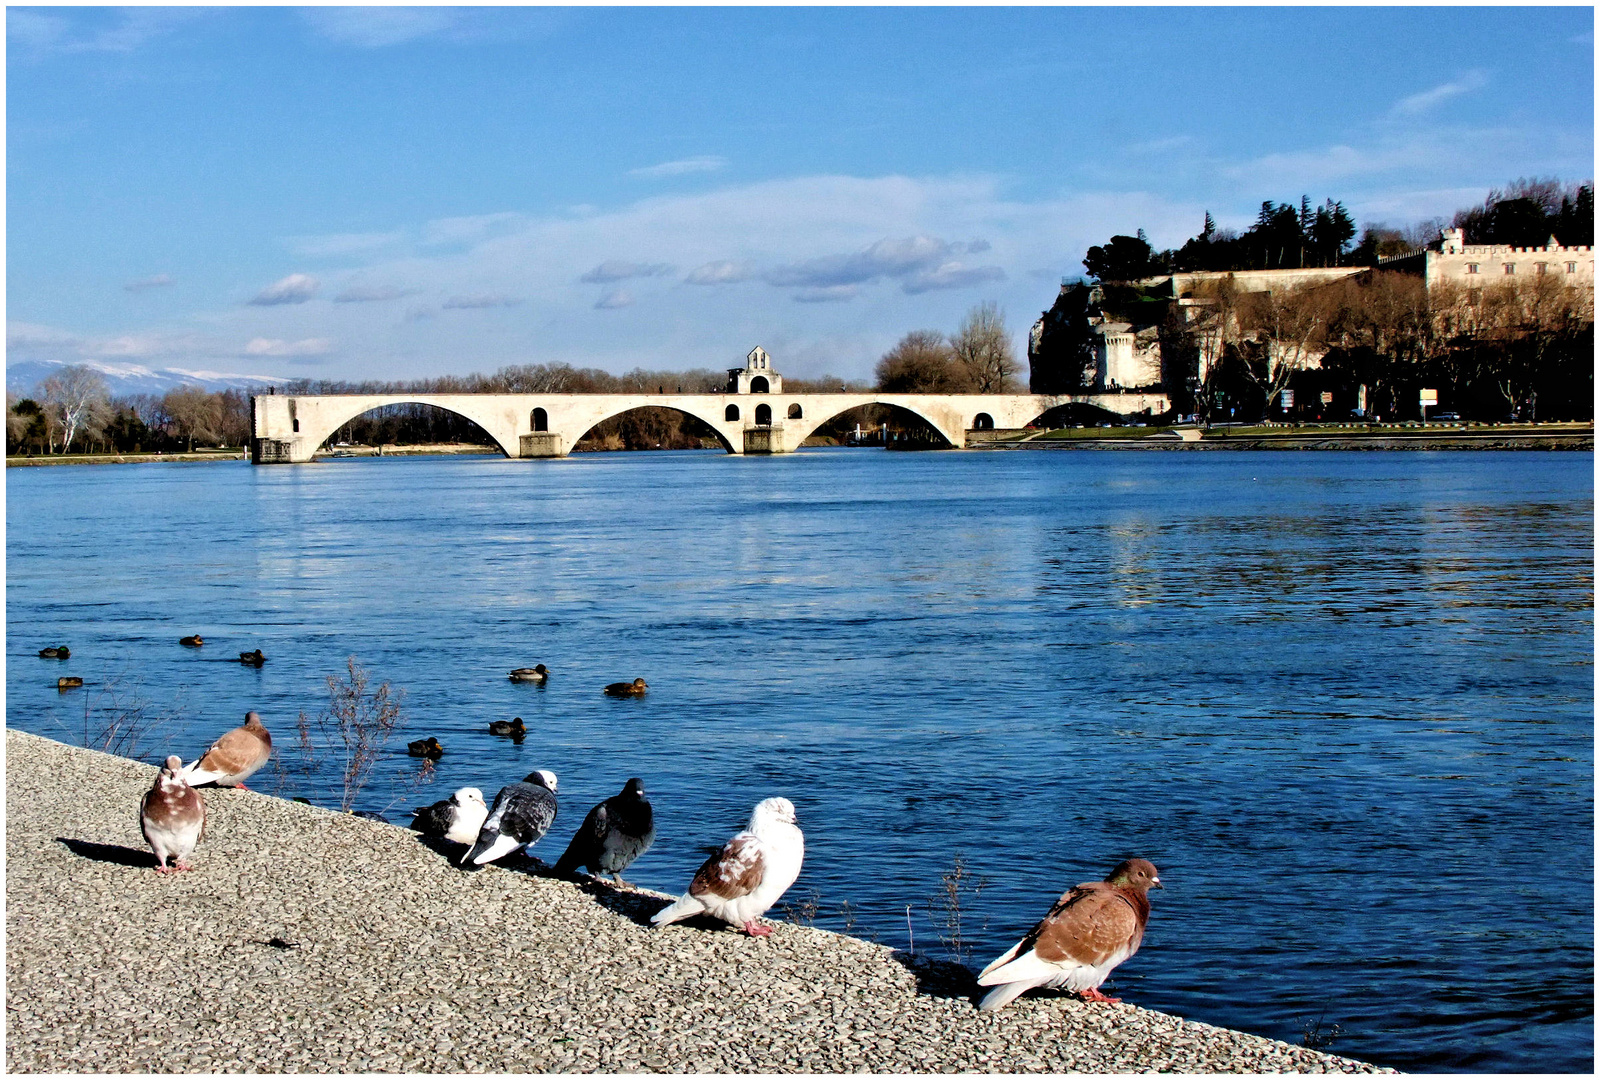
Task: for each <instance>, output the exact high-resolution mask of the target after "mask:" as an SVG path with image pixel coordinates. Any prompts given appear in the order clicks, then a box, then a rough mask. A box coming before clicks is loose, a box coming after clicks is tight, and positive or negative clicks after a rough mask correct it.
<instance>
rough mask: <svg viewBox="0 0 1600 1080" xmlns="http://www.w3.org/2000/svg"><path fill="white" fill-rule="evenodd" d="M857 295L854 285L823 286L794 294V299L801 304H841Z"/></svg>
mask: <svg viewBox="0 0 1600 1080" xmlns="http://www.w3.org/2000/svg"><path fill="white" fill-rule="evenodd" d="M855 295H856V287H855V286H854V285H823V286H819V287H817V288H811V289H800V290H798V291H797V292H796V293H795V294H794V299H795V302H796V303H800V304H839V303H843V302H844V301H846V300H852V299H854V298H855Z"/></svg>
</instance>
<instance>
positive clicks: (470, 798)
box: [411, 787, 489, 844]
mask: <svg viewBox="0 0 1600 1080" xmlns="http://www.w3.org/2000/svg"><path fill="white" fill-rule="evenodd" d="M488 816H489V807H488V804H486V803H485V802H484V801H483V792H481V791H479V790H478V789H477V788H475V787H464V788H462V789H461V790H460V791H457V792H456V793H455V794H454V795H452V796H450V797H449V798H448V799H441V800H440V801H438V802H436V803H434V804H433V805H432V806H424V807H422V808H421V809H419V810H418V811H417V814H416V817H415V819H413V820H412V822H411V827H412V828H413V829H415V830H417V832H419V833H421V834H422V835H424V836H431V837H433V838H434V839H436V840H452V841H454V842H455V843H457V844H470V843H472V842H473V841H475V840H477V839H478V830H479V829H481V828H483V822H484V819H485V818H487V817H488Z"/></svg>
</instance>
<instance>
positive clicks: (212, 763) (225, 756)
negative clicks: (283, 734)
mask: <svg viewBox="0 0 1600 1080" xmlns="http://www.w3.org/2000/svg"><path fill="white" fill-rule="evenodd" d="M271 756H272V736H271V735H268V734H267V729H266V728H264V727H262V726H261V717H260V716H259V715H258V714H256V713H253V712H248V713H245V714H244V726H242V727H236V728H234V729H233V730H232V731H229V732H227V733H225V734H224V735H223V736H222V738H220V739H218V740H217V741H216V742H214V743H212V744H211V749H209V750H207V751H206V752H205V754H204V756H202V757H201V758H200V760H199V761H196V762H193V763H192V764H190V765H187V766H185V767H184V770H183V778H184V779H185V780H187V781H188V782H189V783H190V784H191V785H193V786H194V787H199V786H200V785H201V784H213V783H214V784H216V785H217V786H218V787H237V788H244V786H245V785H244V782H245V781H246V780H248V779H249V778H250V777H251V776H252V775H253V774H254V773H255V771H256V770H257V769H259V768H261V766H263V765H265V764H266V763H267V759H268V758H270V757H271ZM245 790H246V791H249V790H250V789H249V788H245Z"/></svg>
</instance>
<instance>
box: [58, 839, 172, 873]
mask: <svg viewBox="0 0 1600 1080" xmlns="http://www.w3.org/2000/svg"><path fill="white" fill-rule="evenodd" d="M56 842H57V843H60V844H65V845H67V850H68V851H70V852H72V853H73V854H74V855H77V856H79V857H81V858H85V859H93V860H95V861H96V862H108V863H115V864H117V865H118V866H132V867H135V868H136V869H139V870H149V869H150V868H152V867H153V866H155V864H156V857H155V856H154V855H153V854H151V853H150V852H148V851H141V850H139V849H138V848H131V847H123V846H122V845H121V844H96V843H94V842H93V841H91V840H69V839H67V838H66V837H65V836H58V837H56Z"/></svg>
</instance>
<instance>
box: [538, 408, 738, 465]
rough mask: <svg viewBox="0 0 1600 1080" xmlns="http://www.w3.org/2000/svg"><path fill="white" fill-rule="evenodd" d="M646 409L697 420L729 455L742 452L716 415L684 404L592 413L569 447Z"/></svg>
mask: <svg viewBox="0 0 1600 1080" xmlns="http://www.w3.org/2000/svg"><path fill="white" fill-rule="evenodd" d="M728 408H729V409H733V408H734V406H732V405H730V406H728ZM646 409H652V410H659V411H661V412H672V413H678V414H679V415H681V416H687V417H689V418H690V419H692V420H697V421H699V423H700V425H701V426H702V427H704V428H706V429H709V430H710V432H711V434H712V435H714V436H715V437H716V440H717V442H718V444H719V445H721V447H722V448H723V449H724V450H726V451H727V452H728V453H730V454H735V453H739V452H740V450H738V449H735V447H734V445H733V442H732V441H731V440H730V439H729V437H728V433H727V432H726V431H725V430H724V429H725V427H726V424H725V423H718V422H717V420H716V419H715V413H712V414H711V415H706V414H705V413H702V412H700V411H698V410H696V409H694V408H685V407H684V406H683V405H682V404H674V405H665V404H662V405H657V404H653V403H650V402H644V403H641V404H624V405H619V406H617V407H614V408H610V409H607V410H605V411H603V412H599V413H591V414H589V416H585V417H583V418H582V419H581V420H579V421H578V422H577V423H576V424H574V425H573V427H574V428H575V429H581V430H576V431H575V433H574V434H573V435H572V436H571V442H570V443H569V444H568V446H569V448H575V447H576V446H577V445H578V443H579V442H580V441H582V440H583V439H585V438H587V437H588V435H589V433H590V432H591V431H593V430H594V429H595V428H597V427H599V426H600V425H601V424H604V423H605V422H606V421H608V420H615V419H617V418H618V417H623V416H627V415H628V414H629V413H633V412H640V411H641V410H646ZM591 417H592V418H591Z"/></svg>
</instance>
